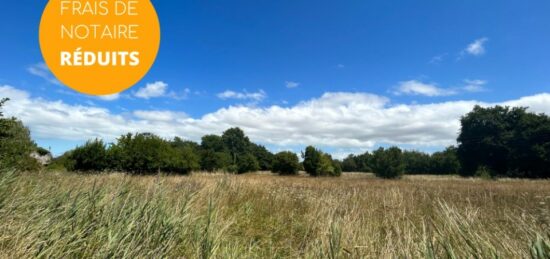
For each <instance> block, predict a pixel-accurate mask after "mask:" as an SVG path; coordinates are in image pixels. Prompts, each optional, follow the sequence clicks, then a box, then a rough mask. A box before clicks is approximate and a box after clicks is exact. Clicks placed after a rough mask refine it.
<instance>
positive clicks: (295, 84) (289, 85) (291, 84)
mask: <svg viewBox="0 0 550 259" xmlns="http://www.w3.org/2000/svg"><path fill="white" fill-rule="evenodd" d="M285 85H286V88H296V87H298V86H300V83H298V82H293V81H286V82H285Z"/></svg>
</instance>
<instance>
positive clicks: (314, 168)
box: [302, 146, 342, 176]
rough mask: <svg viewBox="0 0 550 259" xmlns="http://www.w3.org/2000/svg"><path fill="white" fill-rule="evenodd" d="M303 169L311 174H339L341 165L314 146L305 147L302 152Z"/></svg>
mask: <svg viewBox="0 0 550 259" xmlns="http://www.w3.org/2000/svg"><path fill="white" fill-rule="evenodd" d="M302 157H303V158H304V162H303V163H302V164H303V166H304V170H305V171H306V172H307V173H308V174H309V175H311V176H340V175H341V174H342V168H341V165H340V164H339V163H337V162H335V161H334V160H333V159H332V157H331V156H330V155H329V154H325V153H323V152H322V151H320V150H317V149H316V148H315V147H312V146H308V147H306V150H305V152H303V153H302Z"/></svg>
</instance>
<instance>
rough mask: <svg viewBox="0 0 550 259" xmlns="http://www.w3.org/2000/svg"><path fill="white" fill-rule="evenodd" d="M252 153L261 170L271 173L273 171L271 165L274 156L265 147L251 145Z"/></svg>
mask: <svg viewBox="0 0 550 259" xmlns="http://www.w3.org/2000/svg"><path fill="white" fill-rule="evenodd" d="M250 152H252V154H254V157H256V160H257V161H258V164H259V165H260V170H262V171H269V170H271V165H272V163H273V154H272V153H271V152H269V150H267V149H266V148H265V147H264V146H261V145H257V144H254V143H251V145H250Z"/></svg>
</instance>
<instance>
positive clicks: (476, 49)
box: [463, 37, 489, 56]
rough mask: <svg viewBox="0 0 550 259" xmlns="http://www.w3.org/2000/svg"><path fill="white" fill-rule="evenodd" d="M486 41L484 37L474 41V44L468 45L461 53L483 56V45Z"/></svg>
mask: <svg viewBox="0 0 550 259" xmlns="http://www.w3.org/2000/svg"><path fill="white" fill-rule="evenodd" d="M488 40H489V39H488V38H486V37H484V38H480V39H477V40H475V41H474V42H472V43H470V44H469V45H468V47H466V49H465V50H464V51H463V53H467V54H470V55H472V56H481V55H483V54H485V43H486V42H487V41H488Z"/></svg>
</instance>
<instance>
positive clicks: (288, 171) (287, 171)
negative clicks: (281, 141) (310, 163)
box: [272, 151, 300, 175]
mask: <svg viewBox="0 0 550 259" xmlns="http://www.w3.org/2000/svg"><path fill="white" fill-rule="evenodd" d="M299 169H300V160H299V159H298V156H297V155H296V154H295V153H293V152H290V151H283V152H279V153H277V154H276V155H275V157H274V159H273V166H272V171H273V172H274V173H279V174H282V175H293V174H298V170H299Z"/></svg>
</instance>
